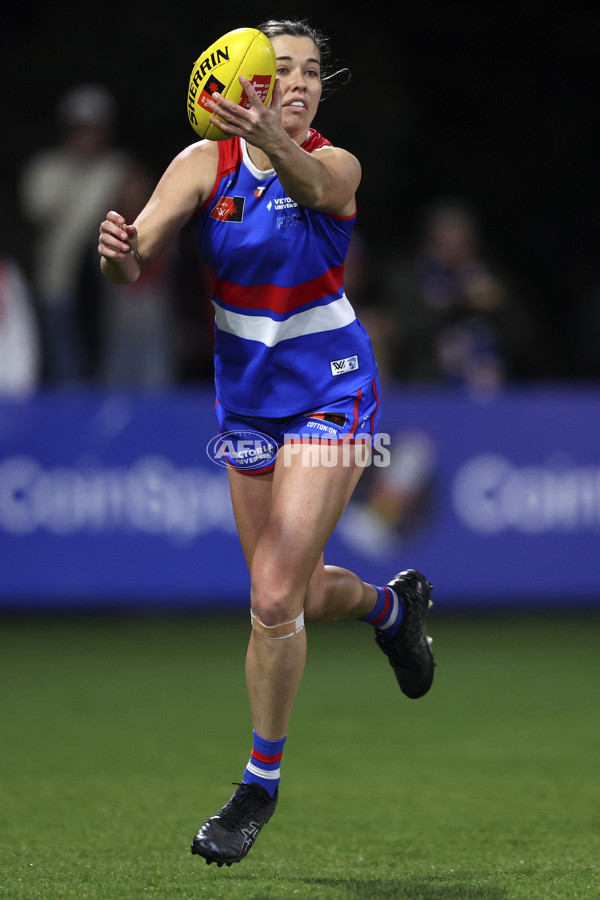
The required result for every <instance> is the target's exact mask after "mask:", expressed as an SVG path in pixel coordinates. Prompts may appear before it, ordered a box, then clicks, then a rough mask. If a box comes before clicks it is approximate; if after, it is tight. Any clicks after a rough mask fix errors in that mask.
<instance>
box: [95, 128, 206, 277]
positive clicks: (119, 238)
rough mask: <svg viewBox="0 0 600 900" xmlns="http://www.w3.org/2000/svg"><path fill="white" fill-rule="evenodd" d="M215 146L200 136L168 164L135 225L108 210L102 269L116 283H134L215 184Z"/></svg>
mask: <svg viewBox="0 0 600 900" xmlns="http://www.w3.org/2000/svg"><path fill="white" fill-rule="evenodd" d="M217 163H218V147H217V145H216V144H214V143H212V142H210V141H200V142H199V143H197V144H192V145H191V146H190V147H187V148H186V149H185V150H183V151H182V152H181V153H180V154H179V155H178V156H177V157H175V159H174V160H173V162H172V163H171V164H170V165H169V167H168V168H167V170H166V171H165V173H164V175H163V176H162V178H161V179H160V181H159V183H158V184H157V186H156V188H155V190H154V193H153V194H152V196H151V197H150V200H149V201H148V203H147V204H146V206H145V207H144V209H143V210H142V212H141V213H140V214H139V216H138V217H137V218H136V220H135V222H134V223H133V224H128V223H127V222H125V219H124V218H123V216H121V215H120V214H119V213H118V212H116V211H114V210H112V211H111V212H109V213H108V215H107V217H106V219H105V220H104V222H102V224H101V226H100V240H99V244H98V252H99V253H100V255H101V257H102V260H101V268H102V272H103V274H104V275H105V276H106V278H108V280H109V281H112V282H113V283H114V284H132V283H133V282H134V281H136V280H137V279H138V278H139V276H140V275H141V273H142V272H143V271H144V269H146V268H147V267H148V266H149V265H150V264H151V263H152V262H153V261H154V260H155V259H156V257H157V256H158V255H159V254H160V253H161V252H162V250H164V248H165V247H166V246H167V245H168V244H169V243H170V242H171V241H172V240H173V239H174V238H175V236H176V235H177V234H178V232H179V231H180V230H181V228H182V227H183V226H184V225H185V223H186V222H187V221H188V220H189V218H190V217H191V216H192V215H193V214H194V212H195V211H196V209H198V207H199V206H201V205H202V203H204V201H205V200H206V199H207V198H208V196H209V194H210V191H211V190H212V186H213V184H214V180H215V176H216V171H217Z"/></svg>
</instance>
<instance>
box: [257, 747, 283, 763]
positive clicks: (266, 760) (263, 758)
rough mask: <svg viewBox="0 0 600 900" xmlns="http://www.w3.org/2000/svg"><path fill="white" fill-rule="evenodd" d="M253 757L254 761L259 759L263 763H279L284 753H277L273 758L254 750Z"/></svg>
mask: <svg viewBox="0 0 600 900" xmlns="http://www.w3.org/2000/svg"><path fill="white" fill-rule="evenodd" d="M251 756H253V757H254V759H257V760H258V761H259V762H261V763H276V762H279V760H280V759H281V757H282V756H283V752H282V753H275V754H274V755H273V756H267V754H266V753H259V752H258V750H254V749H253V750H252V753H251Z"/></svg>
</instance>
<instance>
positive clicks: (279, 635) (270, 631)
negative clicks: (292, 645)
mask: <svg viewBox="0 0 600 900" xmlns="http://www.w3.org/2000/svg"><path fill="white" fill-rule="evenodd" d="M250 621H251V622H252V628H253V629H254V630H255V631H258V633H259V634H262V635H264V636H265V637H266V638H268V639H269V640H270V641H281V640H283V639H284V638H289V637H293V636H294V635H295V634H298V633H299V632H300V631H302V629H303V628H304V610H302V612H301V613H300V615H299V616H298V617H297V618H296V619H292V621H291V622H282V623H281V624H280V625H265V624H264V622H261V621H260V619H259V618H258V617H257V616H255V615H254V613H253V612H250Z"/></svg>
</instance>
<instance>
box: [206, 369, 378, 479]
mask: <svg viewBox="0 0 600 900" xmlns="http://www.w3.org/2000/svg"><path fill="white" fill-rule="evenodd" d="M215 411H216V414H217V421H218V423H219V437H218V440H217V441H215V442H214V444H213V451H212V458H213V459H214V460H215V461H216V462H220V463H221V464H225V465H229V466H233V468H235V469H237V470H238V471H241V472H247V473H248V474H249V475H259V474H263V473H265V472H270V471H271V470H272V469H273V468H274V466H275V459H276V457H277V454H278V452H279V450H280V448H281V447H282V446H283V445H284V444H291V443H294V444H296V443H298V444H305V443H310V444H314V443H321V442H327V443H332V444H346V443H358V442H361V443H367V444H369V446H372V444H373V438H374V436H375V434H376V433H377V428H378V426H379V381H378V379H377V378H374V379H373V380H372V381H370V382H367V383H366V384H365V385H363V387H362V388H360V389H359V390H357V391H355V392H354V393H353V394H350V395H349V396H346V397H342V398H341V399H340V400H336V401H334V402H332V403H326V404H325V405H324V406H318V407H316V408H315V409H312V410H310V411H309V412H303V413H299V414H296V415H293V416H285V417H283V418H275V419H271V418H264V417H260V416H244V415H240V414H239V413H234V412H230V411H229V410H227V409H225V408H224V407H223V406H222V405H221V403H220V402H219V401H218V400H217V403H216V405H215Z"/></svg>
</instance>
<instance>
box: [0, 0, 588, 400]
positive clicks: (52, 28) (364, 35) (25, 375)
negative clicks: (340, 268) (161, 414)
mask: <svg viewBox="0 0 600 900" xmlns="http://www.w3.org/2000/svg"><path fill="white" fill-rule="evenodd" d="M271 16H275V17H285V16H291V17H296V16H298V17H308V18H309V19H310V20H311V21H312V22H313V23H314V24H316V25H317V26H318V27H320V28H321V29H322V30H323V31H325V32H326V33H327V34H328V35H329V36H330V37H331V39H332V45H333V55H334V58H335V59H339V60H340V62H343V63H344V64H346V65H348V66H349V67H350V69H351V72H352V79H351V81H350V84H348V85H340V87H339V90H336V91H335V92H334V93H332V95H331V96H330V97H328V98H327V99H326V100H325V101H324V102H323V104H322V108H321V111H320V113H319V116H318V118H317V120H316V122H315V126H316V127H317V128H318V129H319V130H320V131H321V132H322V133H323V134H324V135H325V136H326V137H328V138H329V139H330V140H332V142H333V143H336V144H340V145H342V146H344V147H346V148H347V149H349V150H351V151H352V152H354V153H355V154H356V155H357V156H358V157H359V159H360V160H361V163H362V166H363V172H364V176H363V182H362V185H361V188H360V192H359V196H358V206H359V217H358V223H357V227H356V230H355V235H354V238H353V243H352V249H351V254H350V257H349V260H348V264H347V269H346V287H347V293H348V296H349V297H350V299H351V300H352V301H353V303H354V305H355V307H356V309H357V312H358V314H359V316H360V318H361V319H362V320H363V322H364V324H365V326H366V327H367V328H368V330H369V331H370V333H371V336H372V339H373V341H374V343H375V346H376V352H377V355H378V359H379V363H380V367H381V371H382V375H383V377H384V378H387V379H390V380H393V381H398V382H407V383H408V382H411V383H413V382H427V383H448V384H454V385H464V386H466V387H467V388H469V389H473V390H478V391H483V392H489V391H495V390H498V389H500V388H501V387H502V386H503V385H506V384H509V383H516V382H518V383H522V382H528V383H531V382H532V381H546V382H548V381H554V380H569V381H580V382H585V381H589V380H592V381H593V380H597V379H598V378H599V377H600V353H599V352H598V347H599V346H600V265H599V254H598V219H599V213H600V191H599V174H598V159H599V158H600V129H599V128H598V127H597V118H598V113H597V104H598V101H597V96H598V86H599V83H600V79H599V77H598V75H599V72H598V68H599V64H598V46H600V7H595V6H594V5H593V4H588V3H583V2H571V3H569V4H566V3H552V4H550V3H548V2H543V0H521V2H519V3H517V2H513V0H511V2H509V3H506V4H502V5H497V4H476V3H474V2H471V0H447V2H443V0H423V2H420V3H418V4H408V5H406V6H405V7H404V8H399V9H396V8H393V9H392V8H390V9H389V10H388V11H387V12H379V13H377V14H372V15H370V14H369V13H368V11H367V10H365V9H364V8H360V9H357V10H356V15H355V14H354V13H352V14H351V13H350V12H349V10H348V9H347V8H346V7H345V6H337V5H336V4H330V5H327V6H326V7H324V5H323V4H316V3H310V2H308V3H304V4H302V5H300V6H298V5H297V6H296V7H295V8H291V7H286V6H283V5H279V6H276V7H274V6H267V5H266V4H261V3H258V4H253V5H252V7H251V8H249V7H248V6H247V5H244V6H242V5H241V4H239V5H237V6H236V4H235V3H234V4H229V5H228V6H227V8H224V9H222V10H214V9H213V10H210V12H209V11H208V10H207V9H206V8H199V7H194V6H193V5H192V4H190V3H183V2H181V0H171V3H169V4H168V6H166V5H163V4H158V3H156V2H154V0H149V2H146V3H140V2H137V0H133V2H130V3H129V4H127V5H126V7H124V8H121V9H118V8H114V7H111V8H110V9H108V8H103V7H99V6H98V5H88V4H78V3H74V2H72V0H67V2H63V3H61V4H60V5H59V4H57V3H52V2H50V3H48V2H46V3H41V2H35V0H21V2H20V3H19V4H18V5H12V6H10V7H9V8H8V9H6V10H4V12H3V26H2V28H1V29H0V50H1V63H0V65H1V66H2V95H3V100H2V119H3V126H2V133H3V139H2V141H1V142H0V391H3V392H6V393H11V394H26V393H27V392H30V391H33V390H36V389H38V388H39V387H43V386H46V385H50V386H53V385H97V386H106V387H143V388H152V389H159V388H164V387H170V386H173V385H181V384H194V383H200V382H208V381H210V380H211V379H212V359H211V356H212V315H211V307H210V303H209V299H208V296H207V291H206V285H205V279H204V272H203V268H202V261H201V259H200V257H199V255H198V253H197V250H196V246H195V236H194V231H193V224H191V225H190V226H189V227H188V228H186V229H185V230H184V232H183V233H182V234H181V236H180V238H179V239H178V241H177V242H176V243H175V244H174V245H173V246H172V247H170V248H169V250H168V251H167V252H166V253H165V254H164V255H163V256H162V257H161V259H160V260H159V261H158V262H157V263H155V265H154V266H152V267H151V268H150V269H149V270H148V271H147V273H145V275H144V277H143V278H142V279H141V280H140V281H139V282H138V283H137V284H136V285H134V286H132V287H130V288H122V287H114V286H112V285H109V284H108V282H106V281H104V280H103V279H102V278H101V277H100V274H99V268H98V258H97V252H96V245H97V234H98V226H99V223H100V221H101V220H102V219H103V218H104V216H105V214H106V212H107V211H108V210H109V209H113V208H115V209H118V210H119V211H121V212H122V213H123V214H124V215H125V216H126V217H128V218H129V219H130V220H133V218H134V217H135V215H136V214H137V212H138V211H139V210H140V209H141V207H142V206H143V205H144V203H145V201H146V200H147V198H148V196H149V195H150V193H151V191H152V188H153V186H154V184H155V183H156V181H157V180H158V178H159V177H160V175H161V173H162V171H163V170H164V169H165V168H166V166H167V165H168V163H169V162H170V160H171V159H172V158H173V156H175V155H176V154H177V153H178V152H179V150H180V149H182V148H183V147H184V146H185V145H186V144H188V143H191V142H192V141H193V140H194V139H195V136H194V134H193V132H192V131H191V129H190V126H189V124H188V122H187V117H186V111H185V101H186V90H187V82H188V78H189V74H190V72H191V69H192V65H193V63H194V61H195V59H196V57H197V56H198V55H199V54H200V52H201V51H202V50H203V49H204V48H205V47H206V46H207V45H208V44H210V43H212V41H214V40H215V39H216V38H217V37H218V36H219V35H220V34H221V33H223V32H225V31H228V30H230V29H232V28H235V27H239V26H242V25H257V24H258V23H259V22H260V21H262V20H263V19H266V18H269V17H271Z"/></svg>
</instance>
